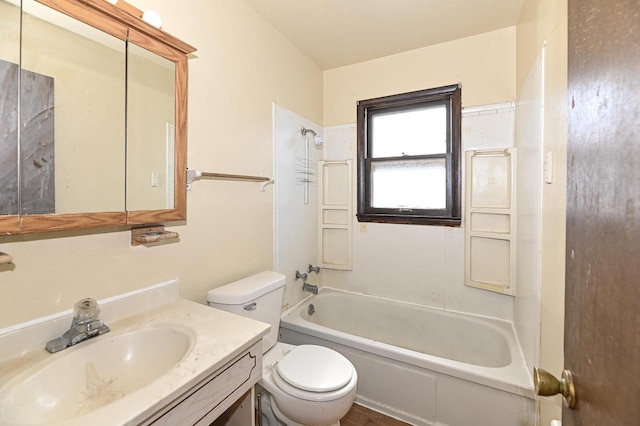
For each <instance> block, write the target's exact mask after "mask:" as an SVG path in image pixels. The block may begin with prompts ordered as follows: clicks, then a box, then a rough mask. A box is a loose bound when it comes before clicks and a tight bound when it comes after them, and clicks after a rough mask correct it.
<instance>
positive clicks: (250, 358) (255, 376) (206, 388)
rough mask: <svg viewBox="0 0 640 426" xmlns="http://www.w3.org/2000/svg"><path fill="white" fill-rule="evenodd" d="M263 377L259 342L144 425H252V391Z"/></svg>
mask: <svg viewBox="0 0 640 426" xmlns="http://www.w3.org/2000/svg"><path fill="white" fill-rule="evenodd" d="M261 375H262V343H261V341H258V343H256V344H254V345H253V346H252V347H251V348H249V349H248V350H246V351H244V352H243V353H242V354H241V355H239V356H237V357H236V358H235V359H233V360H232V361H230V362H229V363H227V364H226V365H224V366H223V367H222V368H220V369H218V370H217V371H215V372H214V373H212V374H211V375H209V376H208V377H207V378H206V379H204V380H202V381H201V382H200V383H198V384H197V385H196V386H194V387H193V388H192V389H190V390H189V391H187V392H185V394H184V395H183V396H182V397H181V398H179V399H177V400H175V401H174V402H173V403H172V404H169V405H168V406H167V407H165V408H164V409H163V410H160V411H159V412H158V413H156V414H155V415H154V417H153V418H151V419H149V420H148V421H146V422H143V423H142V424H143V425H153V426H174V425H199V426H209V425H212V424H213V425H217V426H222V425H226V426H231V425H243V426H248V425H252V424H253V423H254V414H253V413H254V403H253V401H254V391H253V389H254V385H255V384H256V383H257V382H258V380H260V377H261Z"/></svg>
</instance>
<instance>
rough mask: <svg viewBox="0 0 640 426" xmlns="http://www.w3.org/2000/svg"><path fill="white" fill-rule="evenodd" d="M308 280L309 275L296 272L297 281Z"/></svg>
mask: <svg viewBox="0 0 640 426" xmlns="http://www.w3.org/2000/svg"><path fill="white" fill-rule="evenodd" d="M306 279H307V274H306V273H302V272H300V271H296V281H298V280H302V281H304V280H306Z"/></svg>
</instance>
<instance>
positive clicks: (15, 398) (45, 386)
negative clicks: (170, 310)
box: [0, 324, 195, 425]
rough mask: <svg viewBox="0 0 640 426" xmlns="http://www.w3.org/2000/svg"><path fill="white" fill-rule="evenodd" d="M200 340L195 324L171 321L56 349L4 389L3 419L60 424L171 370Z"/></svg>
mask: <svg viewBox="0 0 640 426" xmlns="http://www.w3.org/2000/svg"><path fill="white" fill-rule="evenodd" d="M194 343H195V333H194V332H193V331H192V330H191V329H189V328H188V327H185V326H182V325H172V324H166V325H156V326H153V327H149V328H145V329H140V330H136V331H130V332H127V333H124V334H117V333H114V332H110V333H107V334H104V335H102V336H99V337H95V338H93V339H90V340H87V341H85V342H82V343H80V344H78V345H76V346H73V347H71V348H68V349H65V350H63V351H61V352H58V353H56V354H52V355H50V356H49V357H48V358H46V359H45V360H44V361H41V362H39V363H38V364H36V365H34V366H33V367H30V368H28V369H26V370H25V371H23V372H22V373H20V374H19V375H18V376H16V377H14V378H13V379H12V380H11V381H10V382H8V383H7V384H6V385H4V386H3V387H2V388H0V423H2V424H5V423H9V424H25V425H35V424H43V423H57V422H62V421H68V420H70V419H74V418H77V417H80V416H83V415H86V414H88V413H91V412H93V411H95V410H97V409H98V408H100V407H103V406H105V405H107V404H110V403H111V402H114V401H116V400H119V399H120V398H122V397H124V396H125V395H127V394H130V393H131V392H134V391H135V390H137V389H140V388H142V387H144V386H146V385H148V384H149V383H151V382H153V381H154V380H156V379H158V378H159V377H161V376H163V375H164V374H166V373H167V372H168V371H169V370H171V368H172V367H174V366H175V365H176V364H178V363H179V362H180V360H182V359H183V358H184V357H185V356H186V355H187V354H188V353H189V352H190V351H191V349H192V348H193V346H194ZM43 350H44V349H43Z"/></svg>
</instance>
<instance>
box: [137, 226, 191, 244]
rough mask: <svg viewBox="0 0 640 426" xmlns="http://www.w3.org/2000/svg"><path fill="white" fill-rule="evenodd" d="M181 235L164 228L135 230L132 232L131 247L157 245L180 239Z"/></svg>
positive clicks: (154, 227)
mask: <svg viewBox="0 0 640 426" xmlns="http://www.w3.org/2000/svg"><path fill="white" fill-rule="evenodd" d="M179 237H180V234H178V233H177V232H173V231H167V230H165V229H164V226H150V227H146V228H134V229H132V230H131V245H132V246H139V245H141V244H150V243H157V242H158V241H161V240H169V239H174V238H179Z"/></svg>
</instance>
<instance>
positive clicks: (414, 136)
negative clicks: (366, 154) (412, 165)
mask: <svg viewBox="0 0 640 426" xmlns="http://www.w3.org/2000/svg"><path fill="white" fill-rule="evenodd" d="M371 126H372V132H371V135H372V136H371V151H372V154H371V156H372V157H373V158H380V157H400V156H404V155H425V154H442V153H446V152H447V107H446V106H445V105H437V106H435V107H430V108H420V109H414V110H411V111H400V112H392V113H386V114H375V115H373V116H372V117H371Z"/></svg>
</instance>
